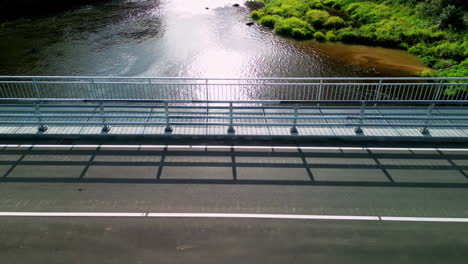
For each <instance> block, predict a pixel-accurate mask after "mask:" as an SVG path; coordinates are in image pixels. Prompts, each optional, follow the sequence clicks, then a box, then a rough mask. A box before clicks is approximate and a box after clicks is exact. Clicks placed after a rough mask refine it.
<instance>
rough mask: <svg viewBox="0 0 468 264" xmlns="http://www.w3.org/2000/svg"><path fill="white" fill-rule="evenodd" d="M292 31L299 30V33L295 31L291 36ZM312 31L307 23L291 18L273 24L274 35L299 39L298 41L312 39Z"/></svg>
mask: <svg viewBox="0 0 468 264" xmlns="http://www.w3.org/2000/svg"><path fill="white" fill-rule="evenodd" d="M293 29H300V30H301V32H299V31H297V30H295V33H294V34H295V35H294V36H293ZM313 32H314V29H313V28H312V26H310V25H309V24H308V23H307V22H305V21H303V20H301V19H299V18H297V17H291V18H287V19H284V20H280V21H278V22H277V23H276V24H275V33H277V34H279V35H283V36H288V37H294V38H296V37H300V39H307V38H311V37H312V33H313ZM295 36H296V37H295Z"/></svg>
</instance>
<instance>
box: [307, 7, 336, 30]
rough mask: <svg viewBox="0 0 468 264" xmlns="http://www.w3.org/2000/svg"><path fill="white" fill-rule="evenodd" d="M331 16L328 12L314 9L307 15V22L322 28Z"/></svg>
mask: <svg viewBox="0 0 468 264" xmlns="http://www.w3.org/2000/svg"><path fill="white" fill-rule="evenodd" d="M328 17H330V14H329V13H328V12H327V11H323V10H316V9H312V10H310V11H308V12H307V13H306V15H305V20H306V21H307V22H308V23H309V24H311V25H312V26H322V25H323V24H324V23H325V21H326V20H327V18H328Z"/></svg>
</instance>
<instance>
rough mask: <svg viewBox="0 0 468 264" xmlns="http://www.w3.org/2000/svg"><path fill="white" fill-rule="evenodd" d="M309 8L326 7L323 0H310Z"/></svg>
mask: <svg viewBox="0 0 468 264" xmlns="http://www.w3.org/2000/svg"><path fill="white" fill-rule="evenodd" d="M309 8H314V9H322V8H324V6H323V4H322V1H321V0H310V1H309Z"/></svg>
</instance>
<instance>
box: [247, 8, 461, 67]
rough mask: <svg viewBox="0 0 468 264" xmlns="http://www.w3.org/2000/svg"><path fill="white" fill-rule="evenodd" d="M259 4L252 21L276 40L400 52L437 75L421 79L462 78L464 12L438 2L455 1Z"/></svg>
mask: <svg viewBox="0 0 468 264" xmlns="http://www.w3.org/2000/svg"><path fill="white" fill-rule="evenodd" d="M263 1H264V3H265V7H264V8H263V9H261V10H256V11H253V12H252V18H253V19H256V20H258V23H260V24H261V25H264V26H266V27H270V28H272V29H274V32H275V33H277V34H279V35H282V36H286V37H291V38H295V39H301V40H302V39H312V38H315V39H317V40H321V41H323V40H327V41H343V42H349V43H360V44H367V45H378V46H386V47H397V48H402V49H406V50H408V51H409V52H410V53H412V54H414V55H416V56H418V57H419V58H421V60H422V62H423V63H424V64H426V65H427V66H428V67H431V68H433V69H435V70H437V71H431V72H430V73H429V72H425V73H422V74H423V75H428V74H430V75H432V76H441V75H444V74H449V75H455V74H458V76H468V67H466V66H467V65H466V64H467V63H466V58H467V57H468V32H467V29H466V25H465V24H466V23H465V24H463V21H461V22H460V19H461V18H460V12H462V13H463V12H465V14H467V12H466V10H465V11H463V10H464V9H462V8H461V7H457V8H456V9H453V8H449V7H447V5H445V6H444V5H443V4H442V3H445V2H441V1H446V2H447V1H448V2H450V1H458V0H392V1H391V0H373V1H372V0H263ZM460 10H462V11H460ZM465 16H466V15H465Z"/></svg>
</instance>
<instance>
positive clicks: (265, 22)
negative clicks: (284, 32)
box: [258, 16, 280, 28]
mask: <svg viewBox="0 0 468 264" xmlns="http://www.w3.org/2000/svg"><path fill="white" fill-rule="evenodd" d="M279 19H280V17H278V16H264V17H262V18H260V20H259V21H258V23H260V25H262V26H265V27H269V28H274V27H275V24H276V23H277V22H278V20H279Z"/></svg>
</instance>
